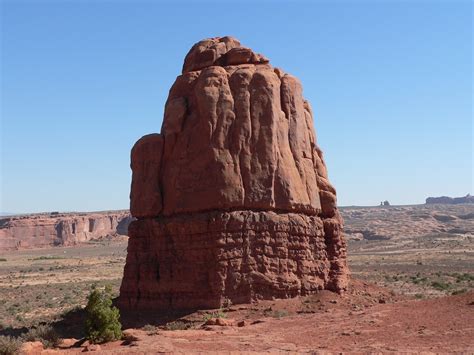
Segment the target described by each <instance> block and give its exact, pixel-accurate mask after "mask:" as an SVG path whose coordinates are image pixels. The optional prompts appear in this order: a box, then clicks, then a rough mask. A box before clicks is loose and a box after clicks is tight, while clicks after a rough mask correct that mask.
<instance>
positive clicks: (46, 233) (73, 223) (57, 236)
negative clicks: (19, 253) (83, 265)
mask: <svg viewBox="0 0 474 355" xmlns="http://www.w3.org/2000/svg"><path fill="white" fill-rule="evenodd" d="M132 220H133V218H132V216H131V215H130V213H129V212H128V211H110V212H90V213H80V212H75V213H60V212H56V211H55V212H49V213H36V214H25V215H17V216H8V217H2V218H0V251H4V250H18V249H27V248H46V247H52V246H71V245H76V244H79V243H83V242H87V241H89V240H93V239H100V238H111V237H116V236H118V235H124V236H125V235H127V229H128V225H129V224H130V222H131V221H132Z"/></svg>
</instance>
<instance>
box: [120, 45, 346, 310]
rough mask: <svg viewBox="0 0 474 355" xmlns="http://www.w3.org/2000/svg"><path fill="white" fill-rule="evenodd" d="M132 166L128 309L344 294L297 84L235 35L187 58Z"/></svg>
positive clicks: (321, 174)
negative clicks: (155, 126)
mask: <svg viewBox="0 0 474 355" xmlns="http://www.w3.org/2000/svg"><path fill="white" fill-rule="evenodd" d="M131 161H132V162H131V167H132V171H133V177H132V190H131V195H130V197H131V213H132V215H133V216H134V217H136V218H137V220H136V221H134V222H132V223H131V225H130V227H129V237H130V239H129V246H128V255H127V262H126V266H125V271H124V278H123V281H122V286H121V291H120V299H119V302H120V305H121V306H122V307H124V308H128V309H156V310H160V309H170V308H175V309H186V308H189V309H191V308H214V307H220V306H221V305H222V303H223V302H224V301H227V300H230V301H232V302H233V303H242V302H249V301H251V300H254V299H271V298H274V297H277V298H286V297H295V296H298V295H308V294H311V293H313V292H316V291H317V290H321V289H330V290H333V291H337V292H341V291H343V290H344V289H345V288H346V287H347V281H348V270H347V265H346V245H345V240H344V237H343V233H342V218H341V216H340V214H339V211H338V209H337V206H336V191H335V190H334V188H333V187H332V185H331V184H330V182H329V181H328V176H327V171H326V166H325V164H324V160H323V157H322V152H321V150H320V149H319V148H318V146H317V144H316V136H315V131H314V128H313V114H312V111H311V107H310V105H309V103H308V102H307V101H306V100H305V99H304V98H303V96H302V86H301V83H300V81H299V80H298V79H297V78H295V77H293V76H291V75H289V74H285V73H284V72H283V71H282V70H280V69H278V68H274V67H272V66H271V65H270V64H269V61H268V59H267V58H265V57H264V56H262V55H260V54H257V53H255V52H253V51H252V50H251V49H249V48H246V47H243V46H241V45H240V42H239V41H238V40H236V39H234V38H231V37H220V38H212V39H206V40H203V41H201V42H198V43H197V44H195V45H194V46H193V47H192V48H191V50H190V52H189V53H188V54H187V56H186V58H185V61H184V66H183V73H182V74H181V75H180V76H178V78H177V79H176V81H175V83H174V84H173V86H172V87H171V89H170V93H169V97H168V100H167V102H166V106H165V113H164V119H163V125H162V128H161V133H160V134H150V135H147V136H144V137H142V138H141V139H140V140H139V141H138V142H137V143H136V144H135V146H134V147H133V149H132V153H131Z"/></svg>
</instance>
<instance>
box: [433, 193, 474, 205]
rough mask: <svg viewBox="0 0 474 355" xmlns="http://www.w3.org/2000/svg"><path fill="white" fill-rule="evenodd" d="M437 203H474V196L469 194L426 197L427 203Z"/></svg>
mask: <svg viewBox="0 0 474 355" xmlns="http://www.w3.org/2000/svg"><path fill="white" fill-rule="evenodd" d="M435 203H441V204H445V205H456V204H459V203H474V196H471V195H470V194H467V195H466V196H464V197H448V196H441V197H428V198H427V199H426V204H427V205H431V204H435Z"/></svg>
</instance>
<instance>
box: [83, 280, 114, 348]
mask: <svg viewBox="0 0 474 355" xmlns="http://www.w3.org/2000/svg"><path fill="white" fill-rule="evenodd" d="M85 328H86V329H85V330H86V338H87V339H89V340H90V341H91V342H92V343H106V342H108V341H113V340H119V339H120V338H121V337H122V330H121V328H122V325H121V324H120V312H119V310H118V308H117V307H113V306H112V295H111V288H110V287H109V286H107V287H106V288H105V290H104V291H100V290H98V289H93V290H92V292H91V294H90V295H89V297H88V302H87V306H86V324H85Z"/></svg>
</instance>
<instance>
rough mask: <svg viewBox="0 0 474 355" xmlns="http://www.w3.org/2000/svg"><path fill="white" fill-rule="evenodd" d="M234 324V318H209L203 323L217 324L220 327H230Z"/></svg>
mask: <svg viewBox="0 0 474 355" xmlns="http://www.w3.org/2000/svg"><path fill="white" fill-rule="evenodd" d="M234 324H235V320H234V319H226V318H209V319H208V320H207V321H206V322H205V323H204V325H205V326H206V325H218V326H220V327H232V326H233V325H234Z"/></svg>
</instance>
